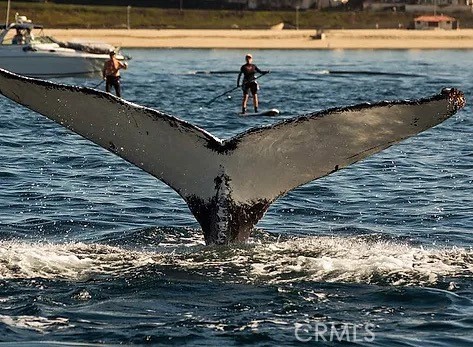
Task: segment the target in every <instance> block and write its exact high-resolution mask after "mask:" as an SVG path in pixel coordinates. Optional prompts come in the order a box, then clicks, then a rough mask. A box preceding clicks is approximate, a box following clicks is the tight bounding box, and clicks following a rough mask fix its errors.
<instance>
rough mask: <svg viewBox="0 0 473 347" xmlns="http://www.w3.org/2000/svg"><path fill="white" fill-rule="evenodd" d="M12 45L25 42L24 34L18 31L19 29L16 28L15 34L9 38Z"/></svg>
mask: <svg viewBox="0 0 473 347" xmlns="http://www.w3.org/2000/svg"><path fill="white" fill-rule="evenodd" d="M11 43H12V45H24V44H25V36H24V35H23V33H22V32H21V31H20V29H16V34H15V36H13V38H12V40H11Z"/></svg>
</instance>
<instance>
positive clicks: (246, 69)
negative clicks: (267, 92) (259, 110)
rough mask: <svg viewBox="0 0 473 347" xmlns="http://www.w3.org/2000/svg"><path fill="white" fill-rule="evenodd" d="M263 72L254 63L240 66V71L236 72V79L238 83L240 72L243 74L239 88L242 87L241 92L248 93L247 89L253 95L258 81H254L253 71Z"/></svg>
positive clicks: (256, 91) (256, 89)
mask: <svg viewBox="0 0 473 347" xmlns="http://www.w3.org/2000/svg"><path fill="white" fill-rule="evenodd" d="M256 72H259V73H263V71H261V70H260V69H258V67H257V66H256V65H255V64H249V63H247V64H245V65H242V67H241V68H240V73H239V74H238V81H237V83H238V84H239V83H240V77H241V74H243V82H242V84H241V89H243V94H245V95H246V94H248V91H249V90H251V93H252V94H253V95H255V94H257V93H258V83H257V82H256V81H255V73H256Z"/></svg>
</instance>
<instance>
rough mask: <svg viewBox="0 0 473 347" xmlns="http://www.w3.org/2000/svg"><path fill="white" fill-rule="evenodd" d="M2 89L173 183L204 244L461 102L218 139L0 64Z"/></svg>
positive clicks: (224, 238) (356, 110) (369, 108)
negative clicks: (22, 74)
mask: <svg viewBox="0 0 473 347" xmlns="http://www.w3.org/2000/svg"><path fill="white" fill-rule="evenodd" d="M0 93H1V94H3V95H5V96H6V97H8V98H10V99H12V100H13V101H15V102H17V103H19V104H21V105H24V106H26V107H28V108H29V109H31V110H33V111H36V112H38V113H40V114H42V115H44V116H46V117H48V118H50V119H52V120H53V121H55V122H57V123H59V124H60V125H62V126H64V127H66V128H68V129H70V130H72V131H73V132H75V133H77V134H79V135H81V136H83V137H85V138H87V139H89V140H91V141H92V142H94V143H96V144H98V145H99V146H101V147H103V148H105V149H107V150H109V151H111V152H113V153H115V154H116V155H118V156H120V157H122V158H123V159H125V160H127V161H129V162H130V163H132V164H134V165H136V166H138V167H139V168H141V169H143V170H144V171H146V172H148V173H150V174H151V175H153V176H155V177H156V178H158V179H160V180H162V181H163V182H165V183H166V184H168V185H169V186H170V187H172V188H173V189H174V190H175V191H176V192H177V193H178V194H179V195H180V196H181V197H182V198H183V199H184V200H185V201H186V202H187V204H188V206H189V208H190V210H191V211H192V213H193V214H194V216H195V218H196V219H197V221H198V222H199V223H200V225H201V227H202V230H203V232H204V236H205V241H206V243H207V244H228V243H231V242H235V241H243V240H245V239H246V238H247V237H248V236H249V235H250V232H251V230H252V229H253V227H254V225H255V224H256V223H257V222H258V221H259V220H260V219H261V218H262V216H263V215H264V213H265V212H266V210H267V209H268V207H269V206H270V205H271V203H273V202H274V201H275V200H276V199H277V198H279V197H281V196H283V195H284V194H285V193H287V192H288V191H290V190H291V189H294V188H295V187H298V186H300V185H302V184H305V183H307V182H310V181H313V180H315V179H317V178H320V177H323V176H326V175H329V174H330V173H333V172H335V171H337V170H340V169H342V168H344V167H347V166H348V165H350V164H353V163H355V162H357V161H360V160H362V159H364V158H366V157H368V156H369V155H372V154H374V153H377V152H379V151H381V150H383V149H385V148H388V147H390V146H391V145H393V144H395V143H397V142H399V141H402V140H404V139H406V138H408V137H411V136H414V135H416V134H418V133H420V132H422V131H424V130H427V129H429V128H431V127H433V126H435V125H437V124H439V123H441V122H443V121H444V120H446V119H447V118H449V117H450V116H452V115H453V114H454V113H455V112H456V111H457V110H458V109H459V108H461V107H463V106H464V104H465V99H464V96H463V93H462V92H461V91H459V90H456V89H443V90H442V91H441V92H440V93H439V94H438V95H434V96H431V97H428V98H423V99H419V100H413V101H409V100H403V101H383V102H379V103H374V104H368V103H366V104H360V105H356V106H349V107H341V108H332V109H328V110H325V111H320V112H315V113H311V114H307V115H304V116H300V117H296V118H292V119H289V120H285V121H282V122H279V123H277V124H274V125H272V126H266V127H261V128H254V129H250V130H248V131H246V132H244V133H241V134H239V135H237V136H235V137H233V138H231V139H228V140H224V141H222V140H220V139H218V138H216V137H214V136H213V135H211V134H210V133H208V132H206V131H205V130H203V129H200V128H198V127H196V126H194V125H192V124H190V123H188V122H185V121H183V120H180V119H178V118H176V117H173V116H170V115H166V114H164V113H161V112H159V111H156V110H153V109H150V108H146V107H143V106H139V105H136V104H133V103H131V102H127V101H125V100H123V99H120V98H117V97H115V96H113V95H111V94H107V93H105V92H102V91H98V90H94V89H91V88H85V87H76V86H68V85H62V84H57V83H53V82H48V81H42V80H38V79H32V78H26V77H22V76H19V75H15V74H12V73H10V72H8V71H5V70H2V69H0Z"/></svg>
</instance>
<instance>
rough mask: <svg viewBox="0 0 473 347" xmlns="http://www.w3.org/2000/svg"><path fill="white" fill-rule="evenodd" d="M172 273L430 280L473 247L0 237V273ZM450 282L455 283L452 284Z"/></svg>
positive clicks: (337, 240) (455, 272) (471, 255)
mask: <svg viewBox="0 0 473 347" xmlns="http://www.w3.org/2000/svg"><path fill="white" fill-rule="evenodd" d="M175 271H179V272H181V273H182V272H183V271H184V272H187V273H188V274H189V275H193V276H195V275H202V276H205V278H214V279H218V280H222V281H231V282H235V281H236V282H239V283H254V284H258V283H270V284H279V283H288V282H298V281H314V282H342V283H366V284H379V285H407V286H408V285H433V286H435V285H436V284H438V283H443V284H445V283H447V284H449V283H450V284H452V283H453V282H450V281H452V280H453V279H454V278H465V277H466V278H469V277H472V276H473V250H471V249H464V248H456V247H454V248H449V249H426V248H423V247H414V246H410V245H407V244H397V243H393V242H388V241H367V240H365V239H362V238H358V237H305V238H296V239H290V240H286V241H282V242H277V241H275V242H269V243H253V244H246V245H241V246H233V247H204V246H193V247H181V248H179V249H178V250H176V249H173V250H172V251H169V252H166V251H164V252H153V251H138V250H128V249H125V248H120V247H112V246H107V245H100V244H84V243H68V244H41V243H32V244H31V243H25V242H10V241H8V242H7V241H4V242H1V243H0V278H1V279H28V278H38V277H39V278H47V279H65V280H73V281H85V280H89V279H94V278H96V277H100V278H103V277H104V276H105V277H117V276H118V277H126V276H128V275H130V274H131V275H136V274H149V275H151V276H152V275H153V274H157V273H160V274H161V275H162V274H163V273H164V274H165V276H171V277H172V275H173V272H175ZM444 286H445V285H444ZM449 286H450V287H451V288H454V284H453V287H452V285H449Z"/></svg>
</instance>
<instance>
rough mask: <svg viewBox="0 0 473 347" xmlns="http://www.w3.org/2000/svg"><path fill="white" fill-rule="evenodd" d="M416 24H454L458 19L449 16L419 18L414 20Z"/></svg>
mask: <svg viewBox="0 0 473 347" xmlns="http://www.w3.org/2000/svg"><path fill="white" fill-rule="evenodd" d="M414 20H415V21H416V22H452V21H455V20H456V19H455V18H453V17H449V16H444V15H441V16H419V17H417V18H415V19H414Z"/></svg>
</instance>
